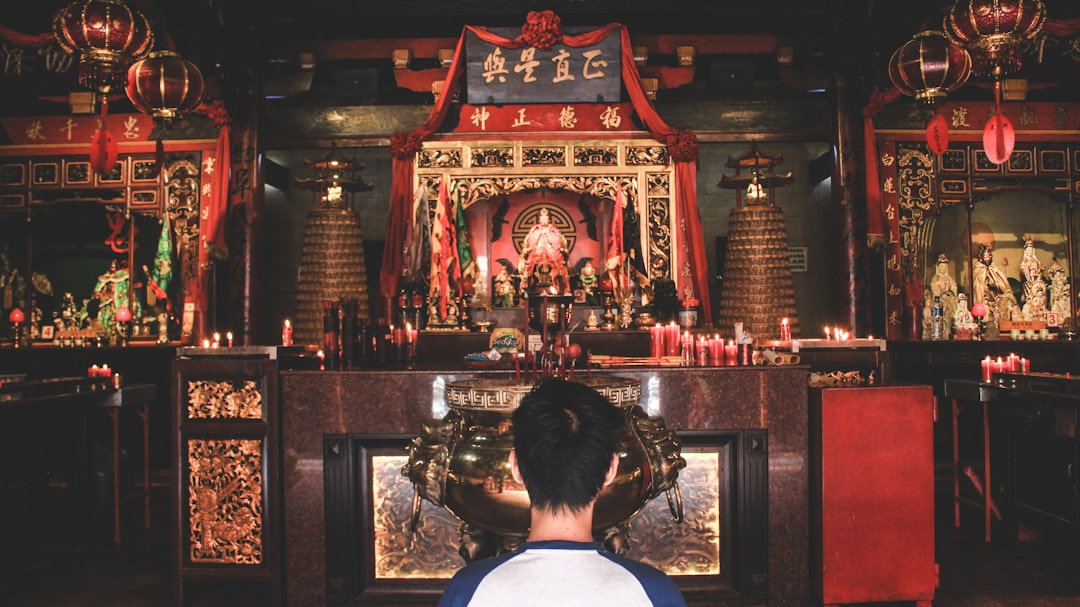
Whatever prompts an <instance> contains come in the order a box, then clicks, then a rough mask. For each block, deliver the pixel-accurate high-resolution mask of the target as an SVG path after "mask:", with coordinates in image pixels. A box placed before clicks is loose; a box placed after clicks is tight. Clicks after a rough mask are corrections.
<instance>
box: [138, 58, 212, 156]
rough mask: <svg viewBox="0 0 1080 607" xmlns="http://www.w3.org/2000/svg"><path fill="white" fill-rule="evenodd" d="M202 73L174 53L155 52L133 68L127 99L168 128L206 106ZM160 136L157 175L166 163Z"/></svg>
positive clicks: (157, 146) (156, 147)
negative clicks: (178, 119) (181, 118)
mask: <svg viewBox="0 0 1080 607" xmlns="http://www.w3.org/2000/svg"><path fill="white" fill-rule="evenodd" d="M203 89H204V84H203V77H202V72H200V71H199V68H198V67H196V66H195V64H194V63H192V62H190V61H187V60H185V59H184V58H182V57H181V56H180V55H177V54H176V53H174V52H172V51H154V52H152V53H150V54H149V55H147V56H146V57H143V58H142V59H139V60H138V61H136V62H135V63H132V64H131V67H130V68H129V69H128V75H127V89H126V90H127V96H128V99H130V100H131V103H132V104H133V105H134V106H135V109H137V110H139V111H140V112H142V113H144V114H149V115H150V116H152V117H153V118H154V122H155V123H158V125H159V126H162V127H168V125H169V124H171V123H172V122H173V121H174V120H176V119H177V118H178V117H180V116H181V115H183V114H186V113H187V112H190V111H191V110H194V109H195V108H197V107H198V106H199V104H200V103H202V97H203ZM163 136H164V134H163V133H158V137H157V144H156V145H155V151H156V157H155V162H154V175H155V176H156V175H157V172H158V170H160V168H161V165H162V164H164V163H165V146H164V144H163V143H162V141H161V139H162V137H163Z"/></svg>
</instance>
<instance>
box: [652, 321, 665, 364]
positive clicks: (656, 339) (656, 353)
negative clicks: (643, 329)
mask: <svg viewBox="0 0 1080 607" xmlns="http://www.w3.org/2000/svg"><path fill="white" fill-rule="evenodd" d="M649 354H650V356H652V357H653V358H660V357H661V356H663V355H664V327H662V326H660V323H657V324H656V325H654V326H652V327H649Z"/></svg>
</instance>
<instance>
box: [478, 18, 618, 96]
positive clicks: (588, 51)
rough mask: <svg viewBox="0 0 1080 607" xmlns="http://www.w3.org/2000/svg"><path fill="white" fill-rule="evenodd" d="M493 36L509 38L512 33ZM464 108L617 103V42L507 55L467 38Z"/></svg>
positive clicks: (610, 39)
mask: <svg viewBox="0 0 1080 607" xmlns="http://www.w3.org/2000/svg"><path fill="white" fill-rule="evenodd" d="M491 31H493V32H496V33H499V34H502V35H505V36H507V37H508V38H513V37H514V36H515V35H516V34H514V33H513V32H511V31H507V32H502V31H499V28H492V30H491ZM465 55H466V61H467V64H466V81H467V85H466V86H467V91H468V102H469V103H470V104H473V105H483V104H502V103H556V102H558V103H565V102H579V103H580V102H591V103H595V102H598V101H599V102H609V103H610V102H618V101H619V95H620V90H621V86H622V77H621V73H620V69H621V65H620V47H619V37H618V36H608V37H607V38H605V39H604V40H601V41H600V42H599V43H597V44H594V45H590V46H583V47H569V46H564V45H559V44H557V45H555V46H553V47H552V48H551V49H550V50H546V51H545V50H541V49H538V48H534V47H531V46H525V47H522V48H518V49H509V48H504V47H500V46H497V45H495V44H492V43H489V42H485V41H483V40H481V39H480V38H479V37H478V36H477V35H476V34H475V33H473V32H468V33H467V38H466V53H465Z"/></svg>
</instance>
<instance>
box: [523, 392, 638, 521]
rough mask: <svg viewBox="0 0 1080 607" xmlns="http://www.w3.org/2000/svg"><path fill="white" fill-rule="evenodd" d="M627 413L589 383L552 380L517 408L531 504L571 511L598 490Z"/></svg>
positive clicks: (526, 485) (582, 504)
mask: <svg viewBox="0 0 1080 607" xmlns="http://www.w3.org/2000/svg"><path fill="white" fill-rule="evenodd" d="M625 420H626V413H625V411H624V410H622V409H619V408H618V407H616V406H615V405H613V404H611V402H610V401H608V400H607V398H605V397H604V396H603V395H601V394H600V393H599V392H597V391H596V390H594V389H592V388H590V387H589V386H586V385H585V384H581V383H577V382H570V381H565V380H561V379H548V380H545V381H543V382H541V383H540V384H538V385H537V386H536V387H535V388H533V390H532V391H531V392H529V394H527V395H526V396H525V397H524V398H523V399H522V400H521V404H520V405H518V408H517V409H516V410H515V411H514V414H513V417H512V421H513V434H514V452H515V454H516V457H517V462H518V470H519V471H520V472H521V477H522V480H523V481H524V482H525V488H526V489H527V490H528V492H529V499H530V500H531V502H532V507H534V508H540V509H545V510H551V511H559V510H563V509H564V508H565V509H567V510H570V511H572V512H576V511H580V510H581V509H583V508H585V507H586V506H587V505H588V504H589V503H590V502H591V501H592V500H593V499H594V498H595V497H596V496H597V494H599V493H600V489H602V488H603V486H604V478H605V477H606V476H607V472H608V469H609V467H610V465H611V456H612V454H614V453H615V452H616V451H617V450H618V448H619V441H620V438H621V437H622V429H623V424H624V423H625Z"/></svg>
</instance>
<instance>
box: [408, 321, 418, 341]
mask: <svg viewBox="0 0 1080 607" xmlns="http://www.w3.org/2000/svg"><path fill="white" fill-rule="evenodd" d="M419 337H420V330H419V329H414V328H412V324H410V323H405V341H406V342H407V343H410V344H415V343H416V340H417V339H419Z"/></svg>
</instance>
